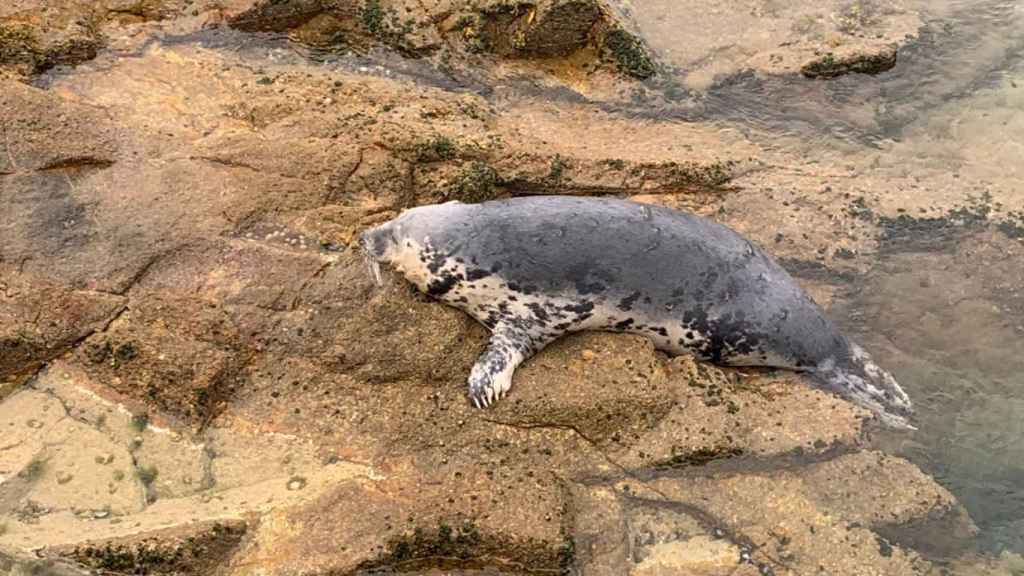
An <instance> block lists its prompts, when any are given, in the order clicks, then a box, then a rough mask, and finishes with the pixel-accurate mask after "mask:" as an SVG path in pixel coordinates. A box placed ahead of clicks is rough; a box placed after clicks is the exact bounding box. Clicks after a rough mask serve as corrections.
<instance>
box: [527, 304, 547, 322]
mask: <svg viewBox="0 0 1024 576" xmlns="http://www.w3.org/2000/svg"><path fill="white" fill-rule="evenodd" d="M526 307H527V308H529V309H530V311H531V312H533V315H534V316H536V317H537V320H538V321H539V322H540V323H541V325H542V326H543V325H544V324H545V323H547V321H548V313H547V311H546V310H544V307H543V306H541V305H540V304H538V303H536V302H530V303H529V304H527V305H526Z"/></svg>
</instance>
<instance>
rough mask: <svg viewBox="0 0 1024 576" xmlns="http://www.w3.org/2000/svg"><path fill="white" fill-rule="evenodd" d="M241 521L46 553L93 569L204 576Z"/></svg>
mask: <svg viewBox="0 0 1024 576" xmlns="http://www.w3.org/2000/svg"><path fill="white" fill-rule="evenodd" d="M246 529H247V526H246V524H245V523H244V522H238V521H227V522H205V523H201V524H196V525H192V526H188V527H187V528H184V529H182V528H170V529H165V530H160V531H154V532H151V533H149V534H147V535H146V536H144V537H127V538H116V539H110V540H97V541H92V542H88V543H85V544H79V545H76V546H74V547H68V546H65V547H59V548H56V549H53V550H48V551H47V553H48V555H50V556H51V557H60V558H66V559H73V560H76V561H78V562H80V563H81V564H82V565H84V566H88V567H90V568H92V569H94V570H104V571H114V572H122V573H132V574H137V573H144V574H205V573H209V571H211V570H215V569H216V568H217V567H218V566H220V565H221V564H222V563H223V562H224V560H225V559H226V558H227V557H229V556H230V554H231V553H232V552H233V551H234V549H235V547H236V546H238V544H239V541H240V540H241V539H242V537H243V536H244V535H245V533H246Z"/></svg>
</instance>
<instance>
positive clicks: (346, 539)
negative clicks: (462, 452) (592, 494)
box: [230, 469, 566, 575]
mask: <svg viewBox="0 0 1024 576" xmlns="http://www.w3.org/2000/svg"><path fill="white" fill-rule="evenodd" d="M456 472H458V473H457V474H450V473H449V474H437V473H433V474H429V473H428V476H417V478H418V479H414V478H413V477H409V476H404V475H395V476H393V477H392V478H390V479H389V480H386V481H381V482H374V483H366V482H361V483H358V484H349V485H343V486H338V487H337V488H336V489H335V490H333V491H332V492H331V493H330V494H327V495H324V496H323V497H321V498H319V499H317V500H314V501H311V502H310V503H309V504H308V505H303V506H300V507H297V508H294V509H292V510H288V511H279V512H276V513H275V514H274V520H273V521H272V522H265V523H262V524H261V525H260V527H259V528H258V530H257V531H256V532H255V533H254V534H253V539H252V540H251V541H249V543H248V544H247V545H246V546H245V547H243V548H242V549H241V550H240V551H239V554H238V555H236V556H235V558H234V559H233V560H232V562H231V569H230V573H231V574H238V575H243V574H253V573H255V572H254V570H258V569H259V568H257V567H260V568H262V569H270V570H273V571H275V572H279V573H284V574H308V573H316V572H322V571H332V570H333V571H337V572H350V571H351V572H354V571H359V570H370V569H375V568H376V569H393V568H397V567H404V568H415V567H416V566H429V565H432V564H434V563H436V558H438V557H440V556H443V557H445V558H449V559H450V560H451V562H452V563H453V565H454V566H456V567H459V566H462V567H467V568H468V567H472V566H479V565H480V563H481V559H482V558H486V559H487V560H484V561H483V562H484V563H485V565H489V566H494V567H501V566H505V565H509V564H512V563H514V564H515V565H519V566H523V567H527V568H530V569H557V567H558V566H559V554H560V551H561V550H562V548H563V546H564V545H565V540H564V538H563V536H562V530H561V522H560V514H561V511H562V510H564V508H563V507H564V506H565V505H566V502H565V500H564V497H563V495H562V493H561V490H560V488H559V487H558V484H557V482H555V481H554V479H553V478H551V477H540V478H537V479H535V480H533V481H531V482H529V483H515V482H511V483H506V482H502V481H500V480H498V479H490V478H488V477H487V476H485V475H483V474H479V473H477V472H475V471H473V470H470V469H465V470H457V471H456ZM418 474H419V473H418ZM499 488H500V489H499ZM496 499H500V501H508V502H519V503H520V504H521V505H518V506H507V507H505V506H503V507H501V508H500V509H501V512H500V513H496V512H497V509H495V508H493V505H492V504H491V503H490V502H492V501H494V500H496ZM484 510H490V511H492V513H484ZM342 519H344V522H342ZM297 526H304V527H306V529H305V530H303V531H302V532H301V534H300V533H296V531H295V527H297ZM307 530H308V531H307Z"/></svg>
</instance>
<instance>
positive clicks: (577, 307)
mask: <svg viewBox="0 0 1024 576" xmlns="http://www.w3.org/2000/svg"><path fill="white" fill-rule="evenodd" d="M563 309H564V310H565V311H566V312H575V313H577V314H583V313H584V312H590V311H591V310H593V309H594V303H593V302H580V303H579V304H570V305H568V306H565V307H563Z"/></svg>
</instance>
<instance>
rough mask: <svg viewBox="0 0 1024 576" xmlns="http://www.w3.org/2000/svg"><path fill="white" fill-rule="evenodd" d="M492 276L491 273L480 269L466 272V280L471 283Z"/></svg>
mask: <svg viewBox="0 0 1024 576" xmlns="http://www.w3.org/2000/svg"><path fill="white" fill-rule="evenodd" d="M490 275H491V274H490V272H488V271H487V270H482V269H480V268H471V269H469V270H466V280H469V281H473V280H479V279H481V278H486V277H488V276H490Z"/></svg>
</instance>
